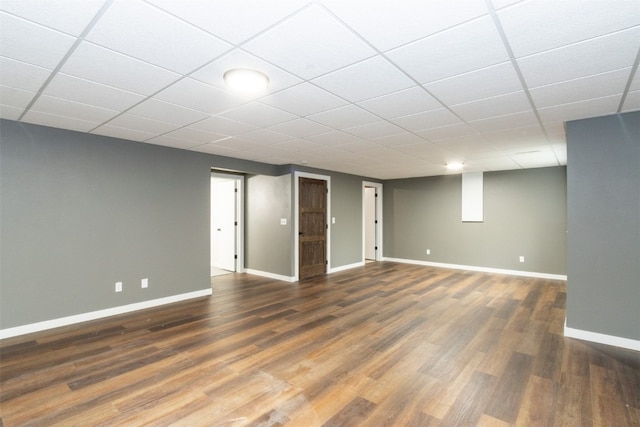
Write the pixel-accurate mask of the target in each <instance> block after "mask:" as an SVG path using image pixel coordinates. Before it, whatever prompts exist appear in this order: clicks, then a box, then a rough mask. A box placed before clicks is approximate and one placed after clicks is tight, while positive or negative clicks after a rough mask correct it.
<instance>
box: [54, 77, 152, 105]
mask: <svg viewBox="0 0 640 427" xmlns="http://www.w3.org/2000/svg"><path fill="white" fill-rule="evenodd" d="M43 93H44V94H45V95H51V96H55V97H57V98H63V99H68V100H71V101H76V102H81V103H83V104H87V105H93V106H96V107H101V108H107V109H111V110H118V111H122V110H126V109H127V108H130V107H132V106H133V105H135V104H137V103H138V102H141V101H142V100H144V99H145V98H144V96H142V95H138V94H135V93H132V92H127V91H124V90H120V89H116V88H113V87H110V86H106V85H103V84H99V83H95V82H91V81H88V80H83V79H79V78H77V77H73V76H69V75H67V74H62V73H58V74H56V75H55V77H54V78H53V79H52V80H51V81H50V82H49V84H48V85H47V87H46V88H45V90H44V92H43Z"/></svg>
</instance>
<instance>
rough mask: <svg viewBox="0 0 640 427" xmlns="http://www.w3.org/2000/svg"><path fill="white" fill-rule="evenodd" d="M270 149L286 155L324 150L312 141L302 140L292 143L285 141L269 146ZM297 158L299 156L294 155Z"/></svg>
mask: <svg viewBox="0 0 640 427" xmlns="http://www.w3.org/2000/svg"><path fill="white" fill-rule="evenodd" d="M269 148H270V149H274V150H280V151H283V152H286V153H304V154H307V153H309V152H314V151H317V150H323V149H326V147H324V146H322V145H320V144H316V143H315V142H312V141H306V140H304V139H296V140H292V141H285V142H281V143H278V144H274V145H271V146H269ZM296 158H299V154H298V155H296Z"/></svg>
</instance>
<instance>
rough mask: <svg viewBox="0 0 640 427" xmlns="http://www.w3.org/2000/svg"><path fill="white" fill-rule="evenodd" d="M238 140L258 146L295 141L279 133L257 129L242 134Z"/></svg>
mask: <svg viewBox="0 0 640 427" xmlns="http://www.w3.org/2000/svg"><path fill="white" fill-rule="evenodd" d="M238 138H242V139H243V140H245V141H249V142H254V143H256V144H259V145H271V144H276V143H279V142H285V141H291V140H292V139H295V137H292V136H289V135H285V134H283V133H280V132H274V131H272V130H269V129H259V130H254V131H252V132H248V133H243V134H242V135H240V136H239V137H238Z"/></svg>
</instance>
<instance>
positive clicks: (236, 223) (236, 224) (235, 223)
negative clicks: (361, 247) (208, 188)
mask: <svg viewBox="0 0 640 427" xmlns="http://www.w3.org/2000/svg"><path fill="white" fill-rule="evenodd" d="M376 222H377V221H376ZM233 225H235V226H236V227H237V226H238V221H233Z"/></svg>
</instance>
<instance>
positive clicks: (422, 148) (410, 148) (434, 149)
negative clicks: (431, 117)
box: [396, 142, 464, 168]
mask: <svg viewBox="0 0 640 427" xmlns="http://www.w3.org/2000/svg"><path fill="white" fill-rule="evenodd" d="M396 150H398V151H401V152H403V153H406V154H410V155H412V156H415V157H418V158H421V159H426V160H429V161H431V162H432V163H439V164H441V165H442V167H443V168H444V164H445V162H446V161H447V160H454V159H453V153H451V152H450V151H448V150H445V149H444V148H442V147H440V146H438V145H436V144H433V143H430V142H425V143H422V144H413V145H403V146H400V147H396ZM455 160H464V159H455Z"/></svg>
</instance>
